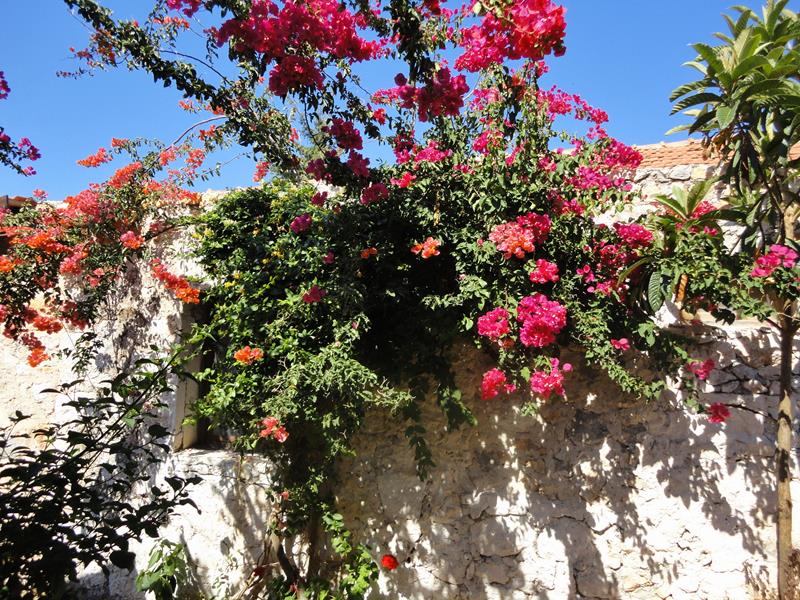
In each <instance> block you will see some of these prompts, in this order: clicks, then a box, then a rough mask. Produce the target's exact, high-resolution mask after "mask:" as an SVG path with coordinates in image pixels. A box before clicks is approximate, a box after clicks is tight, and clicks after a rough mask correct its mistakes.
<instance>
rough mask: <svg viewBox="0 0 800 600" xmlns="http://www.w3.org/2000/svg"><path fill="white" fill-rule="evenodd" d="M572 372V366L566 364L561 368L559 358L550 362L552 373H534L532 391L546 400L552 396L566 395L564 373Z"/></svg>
mask: <svg viewBox="0 0 800 600" xmlns="http://www.w3.org/2000/svg"><path fill="white" fill-rule="evenodd" d="M570 371H572V365H571V364H569V363H564V365H563V366H560V362H559V360H558V359H557V358H553V359H551V360H550V371H549V372H545V371H534V373H533V374H532V375H531V391H532V392H533V393H535V394H538V395H539V396H541V397H542V398H544V399H545V400H547V399H548V398H550V396H551V395H552V394H556V395H557V396H563V395H564V373H569V372H570Z"/></svg>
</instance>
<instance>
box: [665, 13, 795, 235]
mask: <svg viewBox="0 0 800 600" xmlns="http://www.w3.org/2000/svg"><path fill="white" fill-rule="evenodd" d="M788 4H789V2H788V0H769V1H768V2H767V4H766V6H765V7H764V9H763V11H762V14H761V15H760V16H759V15H758V14H756V13H755V12H754V11H752V10H751V9H749V8H746V7H736V8H735V10H736V12H737V13H738V17H737V18H736V19H734V18H732V17H730V16H727V15H726V20H727V22H728V28H729V32H728V34H717V37H718V38H719V39H720V40H721V42H722V44H721V45H718V46H709V45H707V44H695V45H694V48H695V50H696V51H697V52H698V55H699V56H698V57H697V59H696V60H695V61H692V62H690V63H687V64H688V65H690V66H692V67H693V68H695V69H696V70H698V71H699V72H700V73H701V75H702V77H701V79H699V80H697V81H694V82H692V83H690V84H687V85H685V86H681V87H679V88H678V89H676V90H675V91H674V92H673V94H672V97H671V100H672V101H675V105H674V107H673V112H680V111H682V110H686V109H690V110H686V114H687V115H688V116H690V117H691V118H692V122H691V123H690V124H688V125H683V126H680V127H677V128H676V129H675V130H673V131H676V130H683V129H688V130H689V132H690V133H702V134H704V135H705V136H706V138H707V140H708V142H709V144H710V146H711V147H712V148H713V149H714V150H717V151H719V152H721V153H722V155H723V157H724V158H725V159H726V169H725V171H724V177H725V180H726V181H729V182H731V183H733V185H734V187H735V190H736V192H737V197H735V198H734V203H735V204H736V205H737V206H738V208H739V209H740V210H741V211H742V212H743V213H744V215H746V218H745V219H738V220H740V221H744V222H745V223H746V225H747V227H746V228H745V230H744V233H743V239H744V241H745V244H746V245H748V246H750V247H751V248H753V247H763V245H764V244H766V243H769V241H770V240H777V241H778V242H780V243H783V242H784V241H785V240H786V238H788V239H794V237H795V232H794V222H795V219H796V212H797V208H796V207H797V205H798V202H797V200H798V198H797V193H796V191H793V187H792V185H793V183H792V182H794V181H796V177H797V169H798V167H800V159H798V158H794V159H793V158H792V157H791V155H790V150H791V148H792V147H793V146H795V145H796V144H797V143H798V142H800V46H798V41H800V20H799V19H798V17H797V14H796V13H795V12H793V11H791V10H789V8H788ZM698 91H699V93H695V92H698ZM692 107H699V108H692ZM765 221H766V222H767V223H768V224H771V226H772V227H768V228H767V229H764V228H762V227H761V225H762V223H764V222H765Z"/></svg>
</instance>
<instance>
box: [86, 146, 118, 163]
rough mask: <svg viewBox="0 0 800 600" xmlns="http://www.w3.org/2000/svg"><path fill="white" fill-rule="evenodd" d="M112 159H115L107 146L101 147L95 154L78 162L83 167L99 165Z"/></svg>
mask: <svg viewBox="0 0 800 600" xmlns="http://www.w3.org/2000/svg"><path fill="white" fill-rule="evenodd" d="M112 160H114V157H113V156H111V155H110V154H109V153H108V151H107V150H106V149H105V148H100V150H98V151H97V152H95V153H94V154H91V155H90V156H87V157H86V158H83V159H81V160H79V161H78V164H79V165H80V166H82V167H99V166H100V165H102V164H103V163H107V162H111V161H112Z"/></svg>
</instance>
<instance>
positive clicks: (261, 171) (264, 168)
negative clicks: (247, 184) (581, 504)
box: [253, 160, 269, 182]
mask: <svg viewBox="0 0 800 600" xmlns="http://www.w3.org/2000/svg"><path fill="white" fill-rule="evenodd" d="M267 173H269V163H268V162H267V161H265V160H262V161H259V162H257V163H256V171H255V173H253V181H256V182H257V181H262V180H263V179H264V177H266V176H267Z"/></svg>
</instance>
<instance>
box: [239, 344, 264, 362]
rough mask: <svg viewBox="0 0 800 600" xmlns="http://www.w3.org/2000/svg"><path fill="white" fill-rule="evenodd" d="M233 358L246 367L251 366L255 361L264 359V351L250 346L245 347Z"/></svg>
mask: <svg viewBox="0 0 800 600" xmlns="http://www.w3.org/2000/svg"><path fill="white" fill-rule="evenodd" d="M233 358H234V359H235V360H237V361H238V362H240V363H243V364H245V365H251V364H253V363H254V362H255V361H257V360H261V359H262V358H264V351H263V350H262V349H261V348H251V347H250V346H245V347H244V348H242V349H241V350H237V351H236V352H234V354H233Z"/></svg>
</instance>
